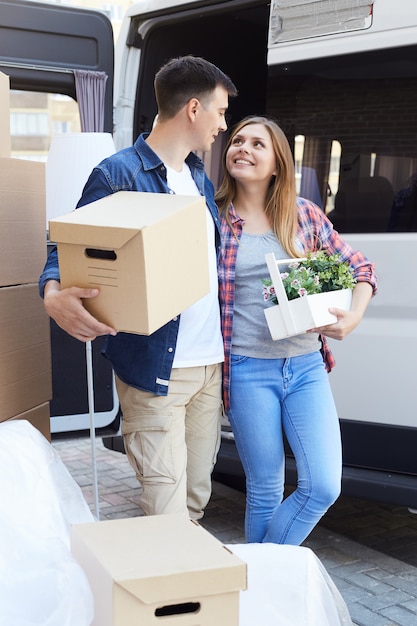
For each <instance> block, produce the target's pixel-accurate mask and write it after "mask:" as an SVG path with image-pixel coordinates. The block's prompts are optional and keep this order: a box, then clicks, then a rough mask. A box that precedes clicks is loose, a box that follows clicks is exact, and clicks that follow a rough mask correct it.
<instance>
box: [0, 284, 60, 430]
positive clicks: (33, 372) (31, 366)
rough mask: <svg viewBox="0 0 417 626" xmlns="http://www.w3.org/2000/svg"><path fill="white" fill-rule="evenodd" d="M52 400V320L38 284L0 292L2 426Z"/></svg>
mask: <svg viewBox="0 0 417 626" xmlns="http://www.w3.org/2000/svg"><path fill="white" fill-rule="evenodd" d="M51 397H52V376H51V348H50V334H49V318H48V316H47V315H46V313H45V311H44V308H43V303H42V300H41V299H40V297H39V294H38V286H37V284H31V285H18V286H15V287H2V288H0V422H2V421H4V420H6V419H9V418H10V417H15V416H16V415H19V414H20V413H23V412H24V411H28V410H29V409H33V408H34V407H37V406H38V405H40V404H43V403H45V402H48V401H49V400H50V399H51Z"/></svg>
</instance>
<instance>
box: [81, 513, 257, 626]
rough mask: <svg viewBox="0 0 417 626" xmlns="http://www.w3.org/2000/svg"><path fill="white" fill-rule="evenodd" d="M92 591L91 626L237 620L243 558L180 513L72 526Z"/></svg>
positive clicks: (193, 625) (204, 625)
mask: <svg viewBox="0 0 417 626" xmlns="http://www.w3.org/2000/svg"><path fill="white" fill-rule="evenodd" d="M71 551H72V554H73V556H74V557H75V558H76V559H77V561H78V562H79V563H80V565H81V566H82V568H83V569H84V571H85V573H86V575H87V577H88V580H89V582H90V586H91V588H92V591H93V595H94V603H95V616H94V621H93V623H92V626H126V625H127V624H146V625H147V626H148V625H149V626H150V625H151V624H160V626H162V625H164V626H171V625H175V626H213V625H216V626H238V623H239V591H240V590H241V589H245V588H246V575H247V573H246V564H245V563H244V562H243V561H242V560H241V559H239V558H238V557H237V556H235V555H234V554H232V553H231V552H230V551H229V550H228V549H227V548H225V547H224V546H223V545H222V544H221V543H220V542H219V541H218V540H217V539H216V538H215V537H213V536H212V535H211V534H210V533H208V532H207V531H206V530H204V529H203V528H202V527H201V526H200V525H199V524H197V523H196V522H193V521H191V520H190V519H189V518H188V517H186V516H182V515H155V516H150V517H137V518H127V519H121V520H112V521H103V522H95V523H91V524H79V525H74V526H72V528H71Z"/></svg>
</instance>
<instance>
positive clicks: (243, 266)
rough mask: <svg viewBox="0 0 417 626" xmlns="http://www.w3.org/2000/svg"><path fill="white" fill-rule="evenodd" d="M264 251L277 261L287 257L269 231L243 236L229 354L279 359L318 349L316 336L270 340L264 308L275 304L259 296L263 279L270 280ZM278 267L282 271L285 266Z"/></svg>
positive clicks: (238, 258) (237, 267) (312, 334)
mask: <svg viewBox="0 0 417 626" xmlns="http://www.w3.org/2000/svg"><path fill="white" fill-rule="evenodd" d="M267 252H273V253H274V254H275V256H276V258H277V259H285V258H287V257H288V254H287V253H286V252H284V250H283V249H282V247H281V245H280V244H279V242H278V240H277V238H276V237H275V235H274V233H273V232H272V230H271V231H269V232H267V233H264V234H262V235H251V234H248V233H245V232H243V233H242V236H241V239H240V242H239V248H238V253H237V259H236V276H235V304H234V314H233V336H232V354H238V355H240V356H249V357H253V358H261V359H281V358H287V357H292V356H300V355H301V354H309V353H310V352H315V351H316V350H320V347H321V344H320V341H319V340H318V335H317V334H316V333H303V334H302V335H296V336H295V337H289V338H288V339H280V340H279V341H273V340H272V338H271V335H270V332H269V329H268V325H267V323H266V319H265V315H264V309H265V308H266V307H268V306H274V305H273V304H272V303H271V302H265V301H264V299H263V293H262V291H263V285H262V279H263V278H269V272H268V268H267V265H266V261H265V254H266V253H267ZM281 268H282V271H284V270H285V267H284V266H281Z"/></svg>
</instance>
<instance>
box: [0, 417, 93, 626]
mask: <svg viewBox="0 0 417 626" xmlns="http://www.w3.org/2000/svg"><path fill="white" fill-rule="evenodd" d="M0 492H1V499H0V626H89V624H91V621H92V617H93V612H94V608H93V596H92V592H91V590H90V587H89V585H88V582H87V578H86V576H85V574H84V571H83V570H82V569H81V567H80V566H79V565H78V563H77V562H76V561H75V559H74V558H73V557H72V555H71V552H70V538H69V529H70V524H72V523H83V522H91V521H94V517H93V515H92V513H91V512H90V509H89V507H88V506H87V504H86V502H85V500H84V498H83V495H82V492H81V489H80V488H79V487H78V485H77V484H76V483H75V481H74V480H73V478H72V477H71V475H70V474H69V472H68V470H67V469H66V467H65V465H64V464H63V463H62V461H61V459H60V457H59V455H58V454H57V452H56V451H55V450H54V448H53V447H52V446H51V445H50V443H49V442H48V441H47V440H46V439H45V437H43V435H41V433H40V432H39V431H38V430H36V428H34V427H33V426H32V425H31V424H30V423H29V422H27V421H25V420H16V421H13V422H2V423H0Z"/></svg>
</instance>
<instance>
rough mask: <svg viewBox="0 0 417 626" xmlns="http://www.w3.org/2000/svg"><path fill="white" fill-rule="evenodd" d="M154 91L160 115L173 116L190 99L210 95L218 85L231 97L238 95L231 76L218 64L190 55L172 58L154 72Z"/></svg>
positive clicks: (163, 116)
mask: <svg viewBox="0 0 417 626" xmlns="http://www.w3.org/2000/svg"><path fill="white" fill-rule="evenodd" d="M154 86H155V95H156V101H157V104H158V114H159V117H160V118H164V119H169V118H172V117H174V116H175V115H176V114H177V113H178V111H180V110H181V109H182V107H183V106H185V105H186V104H187V102H189V100H191V98H197V99H199V100H204V99H207V98H208V97H210V96H211V94H212V93H213V91H214V90H215V89H216V87H223V88H224V89H225V90H226V91H227V93H228V94H229V97H233V96H236V95H237V89H236V87H235V85H234V84H233V82H232V81H231V80H230V78H229V77H228V76H227V75H226V74H224V72H222V71H221V70H220V69H219V68H218V67H216V65H213V63H210V62H209V61H206V60H205V59H202V58H201V57H195V56H192V55H187V56H183V57H178V58H175V59H171V60H170V61H168V63H166V64H165V65H164V66H163V67H161V69H160V70H159V72H158V73H157V74H156V76H155V82H154Z"/></svg>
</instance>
